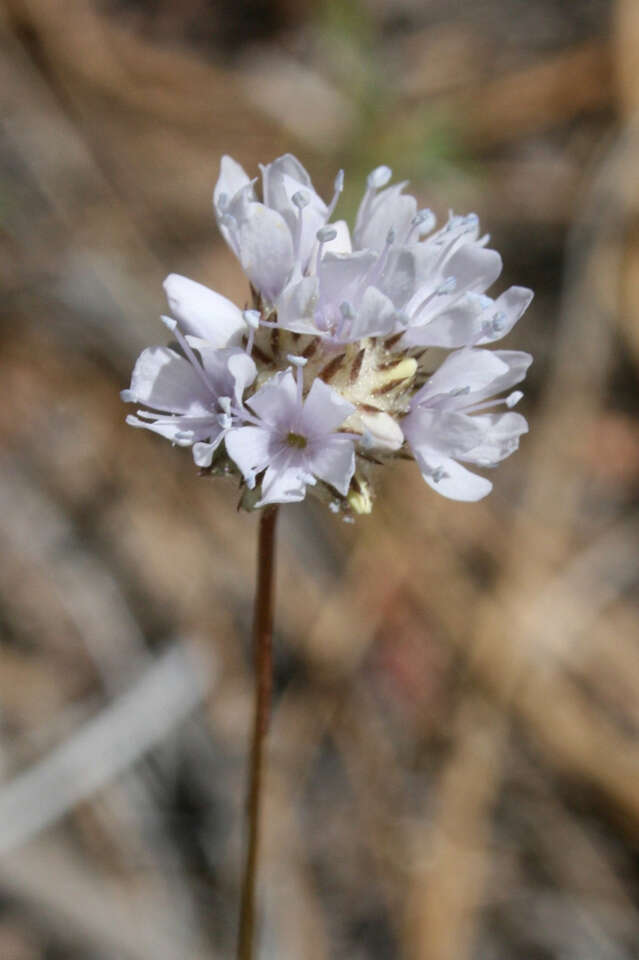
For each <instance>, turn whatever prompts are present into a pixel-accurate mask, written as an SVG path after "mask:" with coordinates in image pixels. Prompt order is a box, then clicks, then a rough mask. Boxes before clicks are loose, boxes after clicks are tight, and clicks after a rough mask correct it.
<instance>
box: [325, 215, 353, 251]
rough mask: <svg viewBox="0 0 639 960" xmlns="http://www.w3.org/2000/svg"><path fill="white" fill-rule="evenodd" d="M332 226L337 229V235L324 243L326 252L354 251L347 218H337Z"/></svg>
mask: <svg viewBox="0 0 639 960" xmlns="http://www.w3.org/2000/svg"><path fill="white" fill-rule="evenodd" d="M331 227H333V229H334V230H336V231H337V236H336V237H334V238H333V239H332V240H328V241H327V242H326V243H325V244H324V253H352V251H353V245H352V243H351V232H350V230H349V229H348V224H347V223H346V220H336V221H335V223H331Z"/></svg>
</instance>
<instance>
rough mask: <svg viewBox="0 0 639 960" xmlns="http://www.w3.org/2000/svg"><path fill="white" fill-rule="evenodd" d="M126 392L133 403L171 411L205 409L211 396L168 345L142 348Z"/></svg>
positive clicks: (185, 363) (210, 400)
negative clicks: (129, 394)
mask: <svg viewBox="0 0 639 960" xmlns="http://www.w3.org/2000/svg"><path fill="white" fill-rule="evenodd" d="M130 392H131V397H132V399H134V400H135V401H136V402H137V403H144V404H146V405H147V406H149V407H154V408H155V409H156V410H167V411H170V412H172V413H189V414H199V413H207V412H210V404H211V402H212V401H213V400H214V399H215V398H214V394H213V392H212V391H211V390H207V388H206V386H205V385H204V383H203V382H202V380H201V379H200V377H199V376H198V374H197V372H196V371H195V370H194V368H193V367H192V366H191V364H190V363H189V362H188V361H187V360H185V359H184V358H183V357H181V356H180V355H179V354H177V353H175V351H174V350H171V349H170V348H169V347H148V348H147V349H146V350H143V352H142V353H141V354H140V356H139V357H138V360H137V362H136V364H135V367H134V368H133V373H132V375H131V387H130Z"/></svg>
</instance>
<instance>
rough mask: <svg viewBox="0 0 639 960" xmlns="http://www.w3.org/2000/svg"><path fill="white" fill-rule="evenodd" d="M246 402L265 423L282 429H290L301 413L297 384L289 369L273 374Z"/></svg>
mask: <svg viewBox="0 0 639 960" xmlns="http://www.w3.org/2000/svg"><path fill="white" fill-rule="evenodd" d="M246 402H247V404H248V405H249V407H251V409H252V410H254V411H255V413H257V415H258V416H259V417H261V419H262V420H264V421H265V423H267V424H270V425H272V426H275V427H282V429H284V428H286V429H287V430H292V429H293V423H294V421H295V420H296V419H297V417H298V416H299V415H300V414H301V405H300V403H299V398H298V395H297V384H296V382H295V377H294V376H293V374H292V373H291V372H290V370H287V371H285V372H284V373H279V374H275V376H273V377H271V379H270V380H268V381H267V382H266V383H265V384H264V386H263V387H260V389H259V390H258V391H257V393H255V394H253V396H252V397H251V398H250V399H249V400H247V401H246Z"/></svg>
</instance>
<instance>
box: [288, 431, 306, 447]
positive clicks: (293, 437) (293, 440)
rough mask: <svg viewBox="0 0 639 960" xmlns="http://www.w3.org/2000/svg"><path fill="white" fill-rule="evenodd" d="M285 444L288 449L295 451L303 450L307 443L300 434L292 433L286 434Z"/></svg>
mask: <svg viewBox="0 0 639 960" xmlns="http://www.w3.org/2000/svg"><path fill="white" fill-rule="evenodd" d="M286 442H287V443H288V445H289V447H295V448H296V449H297V450H303V449H304V448H305V447H306V445H307V443H308V441H307V439H306V437H303V436H302V434H301V433H293V432H292V431H291V432H290V433H288V434H287V437H286Z"/></svg>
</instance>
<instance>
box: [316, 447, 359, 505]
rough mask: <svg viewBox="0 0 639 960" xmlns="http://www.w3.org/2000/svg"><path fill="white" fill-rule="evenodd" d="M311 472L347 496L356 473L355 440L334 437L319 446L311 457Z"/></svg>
mask: <svg viewBox="0 0 639 960" xmlns="http://www.w3.org/2000/svg"><path fill="white" fill-rule="evenodd" d="M309 467H310V470H311V472H312V473H313V474H314V475H315V476H316V477H319V479H320V480H324V481H325V482H326V483H329V484H330V485H331V486H332V487H335V489H336V490H337V491H338V492H339V493H341V494H342V496H346V493H347V492H348V487H349V484H350V482H351V477H352V476H353V473H354V472H355V451H354V448H353V438H352V437H346V436H338V435H334V436H332V437H327V438H326V439H325V440H324V441H323V442H322V443H318V444H317V449H316V450H314V451H313V453H312V455H311V456H309Z"/></svg>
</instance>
